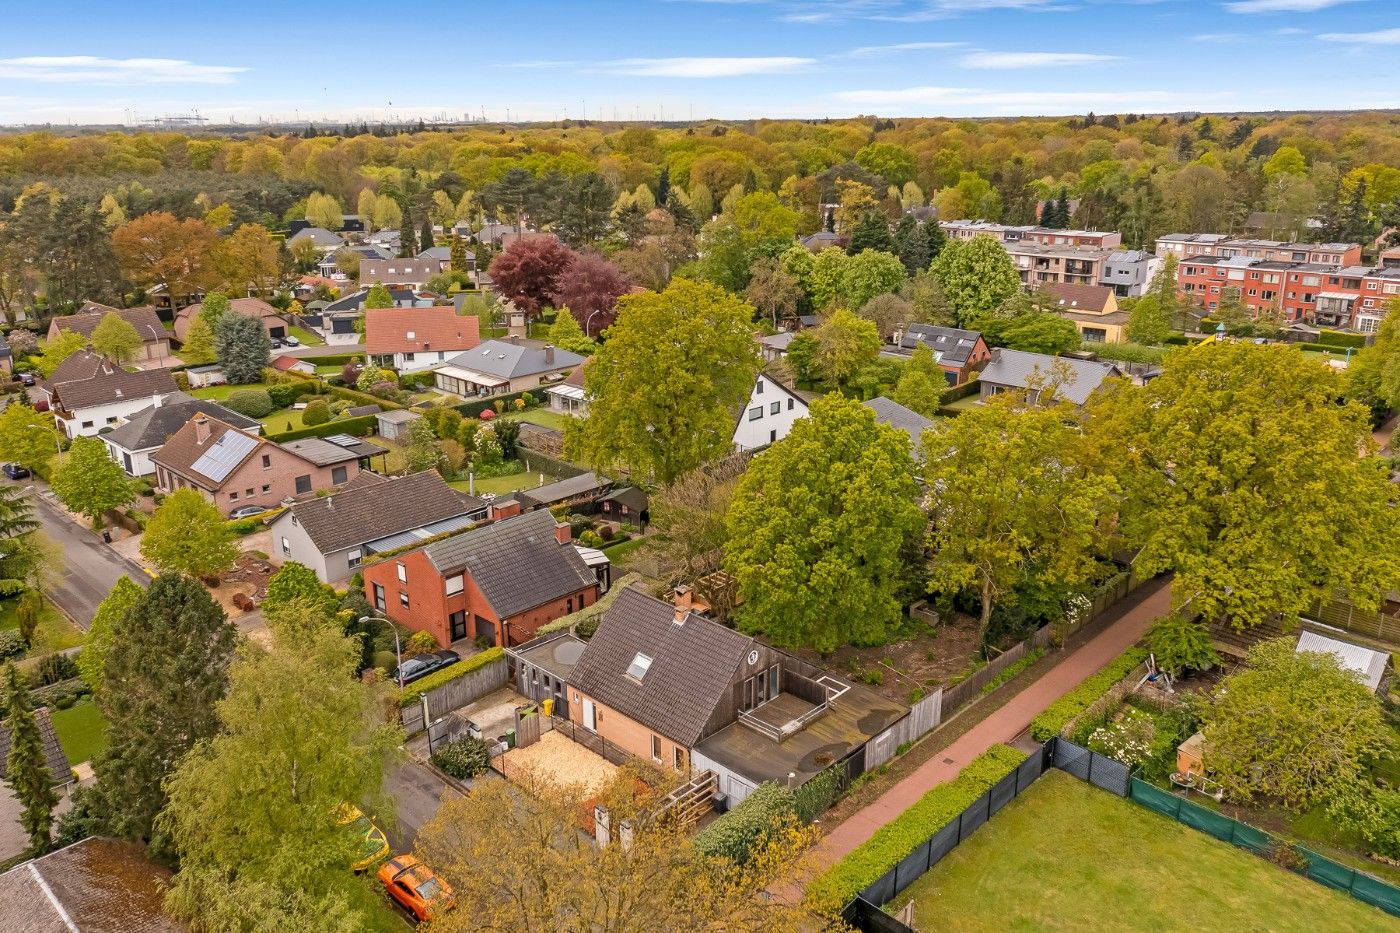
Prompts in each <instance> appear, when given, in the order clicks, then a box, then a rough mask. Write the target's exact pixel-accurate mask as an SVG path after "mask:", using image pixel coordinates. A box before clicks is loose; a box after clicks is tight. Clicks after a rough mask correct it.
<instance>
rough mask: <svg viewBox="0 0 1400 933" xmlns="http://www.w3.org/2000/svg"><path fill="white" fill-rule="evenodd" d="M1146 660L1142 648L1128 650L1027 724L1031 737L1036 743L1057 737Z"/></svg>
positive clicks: (1145, 650) (1145, 651)
mask: <svg viewBox="0 0 1400 933" xmlns="http://www.w3.org/2000/svg"><path fill="white" fill-rule="evenodd" d="M1146 657H1147V649H1145V648H1129V649H1128V650H1127V651H1125V652H1124V653H1123V654H1121V655H1119V657H1118V658H1117V659H1116V660H1114V661H1111V662H1109V665H1108V666H1107V667H1105V668H1104V669H1103V670H1101V671H1099V672H1098V673H1097V674H1095V675H1094V676H1093V677H1090V678H1089V679H1088V680H1086V681H1084V682H1083V683H1082V684H1080V685H1079V686H1078V687H1075V688H1074V689H1073V690H1071V691H1070V692H1069V693H1066V694H1065V695H1064V696H1062V697H1060V698H1059V699H1058V700H1056V701H1055V702H1054V703H1051V704H1050V706H1049V707H1047V708H1046V710H1045V712H1043V713H1041V714H1040V715H1039V716H1037V717H1035V719H1033V720H1031V736H1032V737H1033V738H1034V739H1035V740H1036V741H1037V742H1044V741H1045V740H1046V739H1049V738H1050V737H1051V736H1053V735H1059V734H1060V730H1061V729H1063V728H1064V727H1065V726H1066V725H1067V724H1068V723H1069V722H1070V720H1072V719H1074V717H1076V716H1078V715H1079V714H1080V713H1082V712H1084V711H1085V710H1086V709H1088V708H1089V707H1090V705H1092V704H1093V702H1094V701H1095V700H1097V699H1098V698H1099V697H1101V696H1103V695H1104V694H1105V693H1107V692H1108V691H1109V689H1110V688H1112V687H1113V685H1114V684H1116V683H1118V681H1120V680H1122V679H1123V678H1124V677H1126V676H1127V675H1128V672H1129V671H1131V670H1132V669H1133V668H1135V667H1137V666H1138V665H1139V664H1141V663H1142V662H1143V659H1144V658H1146Z"/></svg>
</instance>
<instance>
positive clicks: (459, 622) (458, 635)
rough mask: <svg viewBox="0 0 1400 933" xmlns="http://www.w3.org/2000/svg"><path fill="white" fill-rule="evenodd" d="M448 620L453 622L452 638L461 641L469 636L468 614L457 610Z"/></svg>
mask: <svg viewBox="0 0 1400 933" xmlns="http://www.w3.org/2000/svg"><path fill="white" fill-rule="evenodd" d="M448 621H450V622H451V623H452V640H453V641H460V640H462V639H463V638H466V637H467V614H466V613H465V612H462V611H460V610H459V611H457V612H454V613H452V615H450V616H448Z"/></svg>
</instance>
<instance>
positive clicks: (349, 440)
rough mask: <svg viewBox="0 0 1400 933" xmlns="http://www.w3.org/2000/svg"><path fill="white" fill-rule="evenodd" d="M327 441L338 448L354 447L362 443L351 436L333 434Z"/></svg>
mask: <svg viewBox="0 0 1400 933" xmlns="http://www.w3.org/2000/svg"><path fill="white" fill-rule="evenodd" d="M326 440H328V441H330V442H331V443H332V444H335V445H336V446H338V447H354V446H355V445H356V444H358V443H359V442H360V439H359V438H357V437H351V436H350V435H349V434H332V435H331V436H330V437H328V438H326Z"/></svg>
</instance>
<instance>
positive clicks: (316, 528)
mask: <svg viewBox="0 0 1400 933" xmlns="http://www.w3.org/2000/svg"><path fill="white" fill-rule="evenodd" d="M485 508H486V503H484V502H482V501H481V500H480V499H474V498H472V497H471V496H467V495H463V494H462V493H460V492H458V491H457V490H455V489H453V488H452V487H451V486H449V485H447V483H445V482H443V479H442V477H441V476H439V475H438V474H437V473H436V472H435V471H433V470H428V471H425V472H423V473H412V474H409V475H408V476H400V477H397V478H395V479H386V478H384V477H382V476H380V475H378V474H377V473H358V474H356V475H355V477H354V478H353V479H351V480H350V482H348V483H346V484H345V485H344V486H343V487H341V489H340V491H339V492H336V493H335V494H334V495H329V496H323V497H321V498H319V499H307V500H306V501H304V502H298V503H296V504H295V505H293V506H292V507H291V508H290V509H288V510H287V513H288V515H289V516H291V517H294V518H295V519H296V520H297V521H298V522H299V523H300V524H301V526H302V528H303V529H304V530H305V531H306V534H307V535H308V536H309V537H310V538H311V543H312V544H314V545H316V547H317V548H318V549H319V550H320V551H321V553H322V554H331V553H334V552H336V551H343V550H345V549H346V548H351V547H354V546H355V545H357V544H364V543H366V542H368V541H377V540H379V539H380V538H386V537H388V536H389V535H394V534H398V533H400V532H403V531H412V530H413V529H415V528H421V527H423V526H424V525H430V524H432V523H433V522H437V521H442V520H443V519H446V518H453V517H455V516H459V515H466V514H468V513H471V512H477V511H481V510H484V509H485ZM289 520H290V518H283V517H279V518H278V519H277V521H278V522H281V521H289ZM274 524H276V523H275V522H274Z"/></svg>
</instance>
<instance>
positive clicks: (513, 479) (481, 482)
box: [448, 473, 559, 496]
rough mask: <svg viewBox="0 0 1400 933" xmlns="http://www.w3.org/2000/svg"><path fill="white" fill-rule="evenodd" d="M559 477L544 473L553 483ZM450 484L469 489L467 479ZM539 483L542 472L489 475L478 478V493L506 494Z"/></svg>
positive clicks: (549, 481)
mask: <svg viewBox="0 0 1400 933" xmlns="http://www.w3.org/2000/svg"><path fill="white" fill-rule="evenodd" d="M558 478H559V477H557V476H550V475H549V474H548V473H546V474H545V475H544V481H545V482H546V483H552V482H554V481H555V480H556V479H558ZM448 485H450V486H451V487H452V488H453V489H460V490H461V491H462V492H466V491H467V481H466V480H464V479H459V480H456V481H454V482H452V483H449V484H448ZM539 485H540V474H538V473H512V474H511V475H509V476H489V477H487V478H486V479H478V480H477V481H476V494H477V495H481V494H482V493H483V492H494V493H495V494H496V495H498V496H499V495H505V494H506V493H511V492H518V491H520V490H522V489H526V490H528V489H534V488H535V487H537V486H539Z"/></svg>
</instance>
